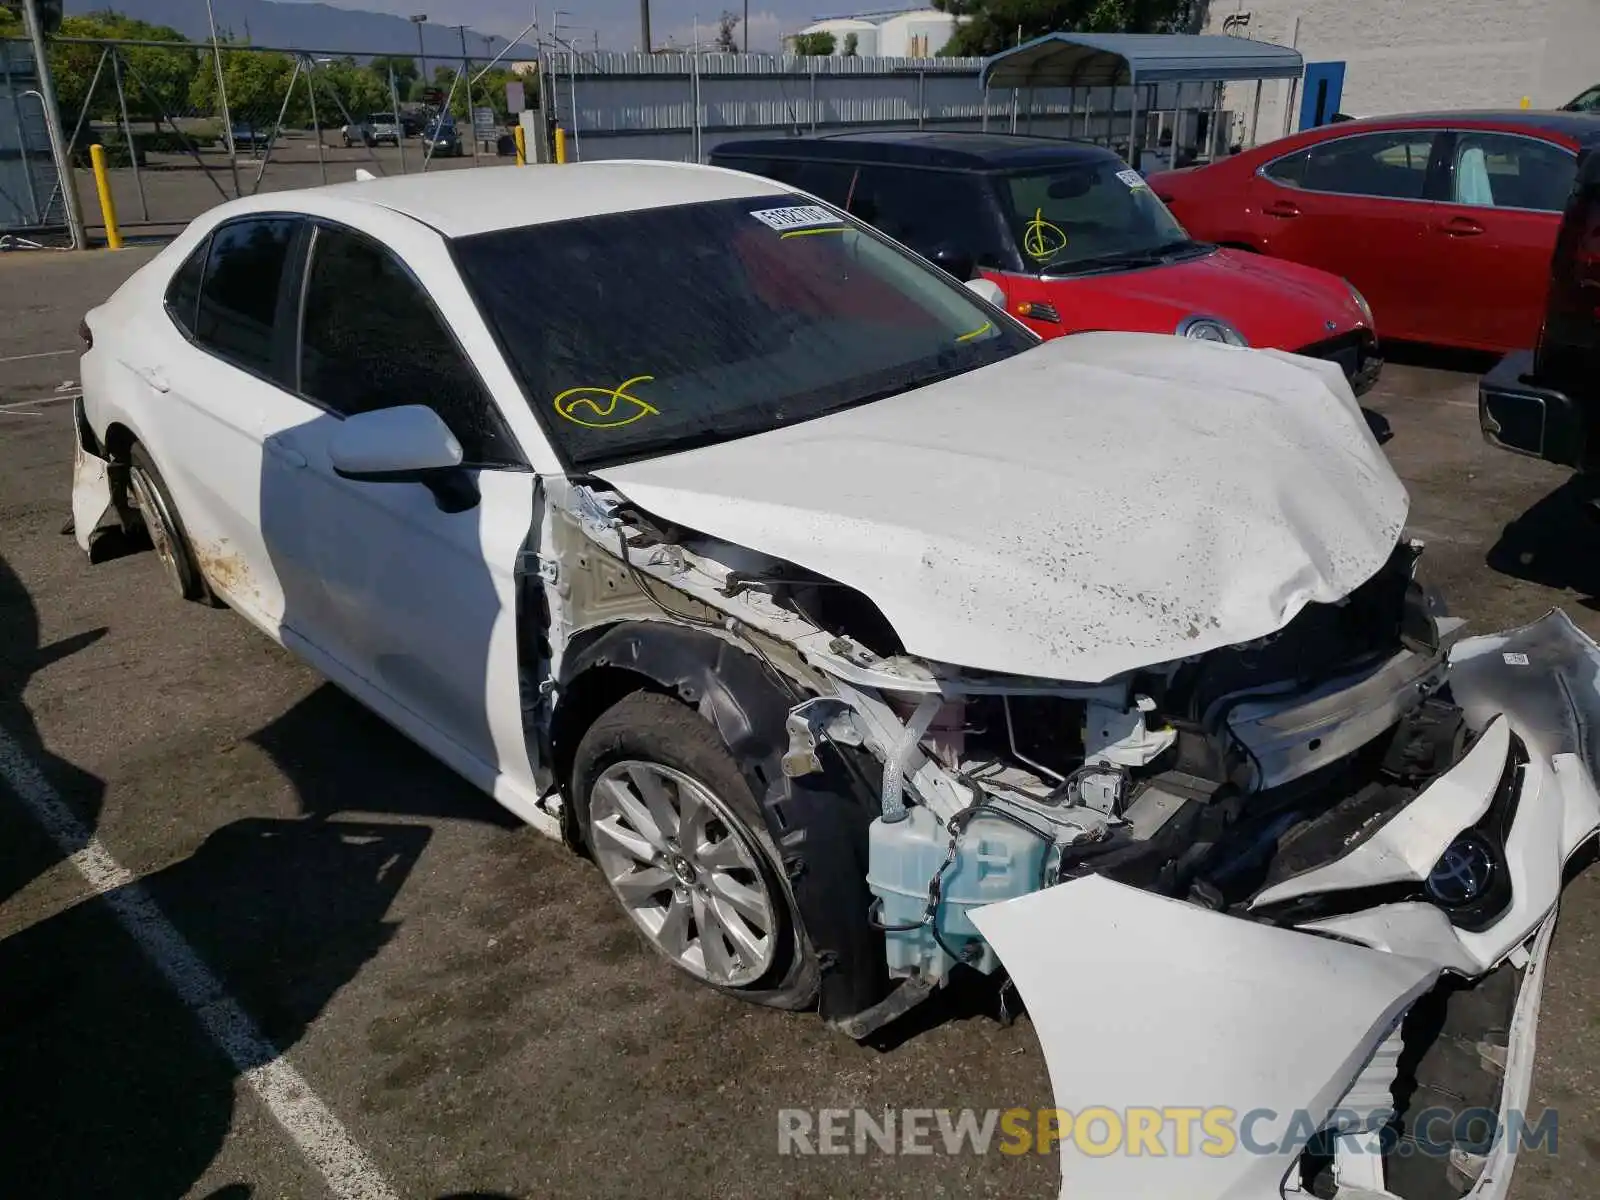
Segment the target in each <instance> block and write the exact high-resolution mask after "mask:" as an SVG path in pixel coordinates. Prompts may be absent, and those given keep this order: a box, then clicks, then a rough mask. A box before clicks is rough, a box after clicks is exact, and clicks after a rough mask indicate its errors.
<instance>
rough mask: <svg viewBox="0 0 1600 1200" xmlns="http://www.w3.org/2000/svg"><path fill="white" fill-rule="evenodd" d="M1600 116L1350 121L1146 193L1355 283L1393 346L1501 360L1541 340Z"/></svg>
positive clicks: (1266, 249) (1250, 246) (1268, 250)
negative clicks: (1561, 241)
mask: <svg viewBox="0 0 1600 1200" xmlns="http://www.w3.org/2000/svg"><path fill="white" fill-rule="evenodd" d="M1596 146H1600V116H1595V115H1590V114H1585V113H1574V112H1528V111H1522V110H1516V111H1512V112H1477V113H1433V114H1423V115H1419V116H1405V117H1380V118H1372V119H1368V120H1360V121H1343V122H1340V123H1338V124H1335V125H1327V126H1323V127H1321V128H1319V129H1313V130H1308V131H1306V132H1305V133H1299V134H1295V135H1294V136H1292V137H1287V138H1283V139H1281V140H1280V141H1276V142H1270V143H1268V144H1267V145H1265V146H1257V147H1256V148H1254V149H1253V150H1248V151H1246V152H1245V153H1243V154H1238V155H1235V156H1234V157H1232V158H1229V159H1225V160H1223V161H1222V162H1217V163H1212V164H1210V165H1207V166H1202V167H1189V168H1184V169H1181V170H1177V171H1168V172H1163V173H1161V174H1157V175H1153V176H1151V178H1150V185H1151V187H1153V188H1154V189H1155V192H1156V194H1157V195H1158V196H1160V197H1161V198H1162V199H1163V200H1165V201H1166V202H1167V204H1168V205H1170V206H1171V208H1172V211H1173V212H1174V213H1175V214H1176V215H1177V216H1178V218H1179V219H1180V220H1181V221H1182V222H1183V223H1184V226H1185V227H1186V228H1187V229H1189V230H1190V231H1192V232H1193V233H1194V234H1195V235H1196V236H1197V237H1203V238H1206V239H1208V240H1210V241H1213V242H1219V243H1221V244H1223V245H1229V246H1238V247H1240V248H1243V249H1247V250H1255V251H1258V252H1260V253H1261V254H1268V255H1272V256H1273V257H1274V258H1279V259H1287V260H1289V261H1291V262H1297V263H1304V264H1305V265H1307V266H1312V267H1320V268H1321V269H1323V270H1326V271H1334V272H1337V273H1338V274H1340V275H1343V276H1344V277H1345V278H1346V279H1348V280H1350V281H1351V282H1352V283H1353V284H1355V285H1356V286H1357V287H1358V288H1360V289H1361V292H1362V294H1363V295H1365V296H1366V298H1367V300H1368V301H1369V302H1370V303H1371V305H1372V310H1373V312H1374V313H1375V314H1376V316H1377V320H1378V323H1379V324H1380V325H1381V326H1382V327H1383V333H1384V336H1385V337H1386V338H1390V339H1395V340H1405V341H1417V342H1431V343H1434V344H1437V345H1444V346H1459V347H1465V348H1468V349H1474V350H1493V351H1497V352H1504V351H1508V350H1513V349H1517V348H1520V347H1523V346H1528V345H1531V344H1532V343H1533V340H1534V338H1535V337H1536V336H1537V334H1538V332H1539V322H1540V319H1541V317H1542V315H1543V312H1544V297H1545V288H1546V285H1547V283H1548V281H1549V277H1550V254H1551V251H1552V250H1553V249H1554V248H1555V241H1556V230H1557V228H1558V226H1559V225H1560V223H1561V210H1562V207H1563V205H1564V204H1565V203H1566V199H1567V195H1568V193H1570V192H1571V191H1572V183H1573V180H1574V178H1575V177H1576V175H1577V165H1578V160H1579V158H1580V156H1583V155H1586V154H1588V153H1590V152H1591V151H1592V150H1593V149H1594V148H1595V147H1596Z"/></svg>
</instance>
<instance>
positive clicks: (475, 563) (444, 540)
mask: <svg viewBox="0 0 1600 1200" xmlns="http://www.w3.org/2000/svg"><path fill="white" fill-rule="evenodd" d="M429 236H432V235H429ZM309 243H310V245H309V254H308V259H307V262H306V266H305V275H304V287H303V295H302V300H301V313H302V319H301V326H300V338H299V353H298V356H297V360H296V364H295V365H296V370H295V373H294V379H293V381H292V384H291V386H292V388H293V389H294V391H295V393H296V399H295V401H294V402H295V403H297V404H299V405H301V406H302V420H301V421H300V422H299V423H298V424H296V425H295V426H294V427H292V428H288V429H284V430H282V431H281V432H280V433H279V434H277V435H276V436H275V437H274V438H273V439H272V440H273V443H274V447H273V448H274V450H275V451H276V454H275V455H274V458H273V459H272V463H273V466H274V469H273V470H272V471H271V472H270V473H269V474H268V475H267V476H266V481H265V485H264V490H263V497H262V502H261V507H262V514H263V521H264V523H265V524H266V527H267V541H268V551H269V553H270V554H271V555H272V557H273V560H274V562H276V563H279V564H281V570H282V573H283V575H284V577H285V579H286V580H288V581H291V582H289V583H287V585H286V593H287V606H288V608H289V609H290V610H291V613H293V612H295V611H300V612H303V613H304V614H305V615H306V619H305V621H304V626H305V628H306V634H305V636H306V638H307V640H308V641H310V642H311V643H313V652H314V653H316V654H319V655H321V656H323V657H325V658H326V659H329V660H332V662H333V664H335V665H336V669H337V670H338V671H340V672H342V673H344V674H345V675H347V676H349V677H353V678H354V680H355V681H357V686H358V688H361V689H364V690H366V691H367V698H369V699H376V700H378V701H379V703H380V704H387V705H388V706H389V709H388V711H387V712H386V715H388V716H390V717H391V719H393V720H395V721H396V722H397V723H398V724H400V725H401V726H402V727H403V728H406V729H407V730H408V732H412V733H413V735H414V736H418V738H419V740H421V741H423V742H424V744H427V745H428V746H429V747H430V749H433V750H434V751H435V752H436V753H439V754H440V755H441V757H443V758H445V759H446V761H449V762H450V763H451V764H452V765H453V766H455V767H456V768H457V769H458V770H461V771H462V772H463V773H464V774H466V775H467V776H468V777H469V778H472V779H474V780H475V781H478V782H480V784H483V785H484V786H491V787H492V786H493V784H494V781H495V779H496V778H497V776H498V775H499V774H500V773H502V772H504V773H509V774H511V775H512V776H513V777H514V778H516V779H517V780H518V781H519V782H526V781H527V779H528V777H529V774H530V766H529V762H528V757H527V754H528V752H527V748H526V745H525V739H524V737H523V732H522V707H521V696H520V678H519V673H518V644H517V624H516V612H517V588H516V579H517V574H518V571H519V567H520V564H521V561H522V552H523V550H524V548H525V546H526V543H527V539H528V536H529V529H530V525H531V523H532V520H533V504H534V489H535V486H536V480H535V477H534V475H533V473H532V472H531V470H529V468H528V466H527V462H526V459H525V458H524V456H523V454H522V451H521V449H520V447H519V446H518V445H517V443H516V440H515V438H514V436H513V435H512V434H511V432H510V431H509V430H508V428H507V427H506V423H505V421H504V420H503V418H502V416H501V414H500V411H499V409H498V408H497V406H496V404H495V401H494V399H493V398H492V397H491V396H490V395H489V393H488V391H487V389H486V387H485V385H484V384H483V382H482V380H481V378H480V376H479V373H478V371H477V370H476V369H475V367H474V365H473V363H472V362H471V361H470V359H469V358H468V356H467V355H466V353H465V352H464V351H463V350H462V348H461V346H460V344H459V342H458V341H457V339H456V338H455V336H454V335H453V334H452V332H451V330H450V327H449V325H448V323H447V322H446V321H445V320H444V318H443V317H442V316H441V314H440V312H439V310H438V308H437V307H436V306H435V304H434V303H433V301H432V300H431V299H430V297H429V294H428V291H427V289H426V288H425V287H424V286H423V284H422V283H421V282H420V280H419V279H418V277H417V276H416V275H415V274H413V272H412V271H411V270H410V269H409V268H408V267H407V266H406V264H405V263H404V262H403V261H402V260H401V259H400V257H399V256H398V255H397V254H396V252H395V251H394V250H393V249H391V248H389V247H388V246H386V245H383V244H380V243H379V242H378V241H376V240H374V239H373V238H370V237H368V236H367V235H365V234H363V233H360V232H358V231H356V230H353V229H350V228H348V227H346V226H343V225H339V224H335V223H332V222H326V221H320V220H319V221H318V222H317V223H316V225H315V229H314V233H313V235H312V236H311V238H310V239H309ZM451 269H453V268H451ZM411 404H421V405H426V406H427V407H429V408H432V409H433V410H434V412H435V413H437V414H438V415H439V417H440V418H441V419H442V420H443V421H444V423H445V424H446V425H447V426H448V427H449V428H450V430H451V432H452V433H453V434H454V435H455V437H456V439H457V440H458V441H459V442H460V443H461V447H462V453H463V464H464V466H465V467H466V468H467V469H468V471H469V472H470V474H471V476H472V478H473V480H474V482H475V484H476V487H477V490H478V492H479V499H478V502H477V503H476V504H474V505H472V506H471V507H469V508H467V509H466V510H465V511H457V512H446V511H444V508H443V507H441V504H440V502H439V501H438V500H436V499H435V496H434V494H433V492H432V491H430V490H429V488H428V487H426V486H424V485H423V484H421V483H377V482H370V481H360V482H358V481H353V480H348V479H344V478H341V477H340V476H339V475H337V474H335V472H334V470H333V468H332V465H331V459H330V451H329V446H330V439H331V438H332V437H333V435H334V433H335V431H336V430H337V429H338V428H339V426H340V423H341V422H342V421H343V420H345V419H347V418H348V417H350V416H352V415H353V414H356V413H362V412H369V411H372V410H375V409H380V408H389V407H395V406H399V405H411ZM445 507H450V506H445ZM373 693H376V696H375V697H374V696H373Z"/></svg>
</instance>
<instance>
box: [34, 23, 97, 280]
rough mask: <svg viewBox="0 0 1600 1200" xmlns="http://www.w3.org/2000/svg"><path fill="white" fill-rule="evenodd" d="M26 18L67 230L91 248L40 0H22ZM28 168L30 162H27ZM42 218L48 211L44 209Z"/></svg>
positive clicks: (75, 242)
mask: <svg viewBox="0 0 1600 1200" xmlns="http://www.w3.org/2000/svg"><path fill="white" fill-rule="evenodd" d="M22 21H23V24H24V25H25V26H26V27H27V30H28V40H29V41H30V42H32V43H33V59H34V66H35V67H36V68H37V70H38V72H39V97H40V99H41V101H42V102H43V104H44V127H45V132H46V134H48V135H49V138H50V157H51V158H53V159H55V160H56V173H57V174H58V175H59V176H60V178H61V206H62V208H64V209H66V212H67V230H68V232H69V233H70V234H71V235H72V248H73V249H74V250H87V249H88V248H89V237H88V235H87V234H86V233H85V232H84V229H83V206H82V205H81V204H79V203H78V176H77V174H76V172H74V170H73V167H72V159H71V157H70V156H69V155H68V154H67V143H66V141H65V140H64V139H63V138H62V136H61V110H60V109H59V108H58V107H57V106H56V82H55V79H54V77H53V76H52V75H51V74H50V59H49V57H48V55H47V54H46V52H45V44H44V22H43V21H42V20H40V18H39V4H38V0H22ZM23 166H24V168H26V166H27V164H26V163H24V164H23ZM39 215H40V217H41V218H42V217H43V216H44V215H45V214H43V213H40V214H39Z"/></svg>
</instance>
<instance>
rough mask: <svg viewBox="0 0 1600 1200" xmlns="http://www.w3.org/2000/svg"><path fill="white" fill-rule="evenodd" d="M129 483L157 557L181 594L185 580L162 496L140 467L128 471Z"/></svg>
mask: <svg viewBox="0 0 1600 1200" xmlns="http://www.w3.org/2000/svg"><path fill="white" fill-rule="evenodd" d="M128 484H129V486H130V488H131V489H132V491H133V498H134V502H135V503H136V504H137V505H138V508H139V515H140V516H141V517H143V518H144V527H145V531H146V532H147V533H149V535H150V544H151V545H152V546H153V547H154V548H155V552H156V557H157V558H159V559H160V560H161V565H162V567H163V568H164V569H165V570H166V573H167V578H168V580H170V581H171V583H172V586H173V587H174V588H176V589H177V590H178V592H179V593H180V594H181V593H182V591H183V581H182V580H181V579H180V578H179V577H178V559H177V554H176V552H175V551H174V549H173V541H172V528H171V525H170V524H169V523H168V520H167V513H166V509H165V508H164V507H162V504H161V497H160V495H159V494H158V493H157V492H156V489H155V487H154V486H153V485H152V484H151V482H150V480H149V477H148V476H146V475H145V473H144V472H143V471H141V470H140V469H139V468H138V467H134V468H133V469H132V470H130V471H129V472H128Z"/></svg>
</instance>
